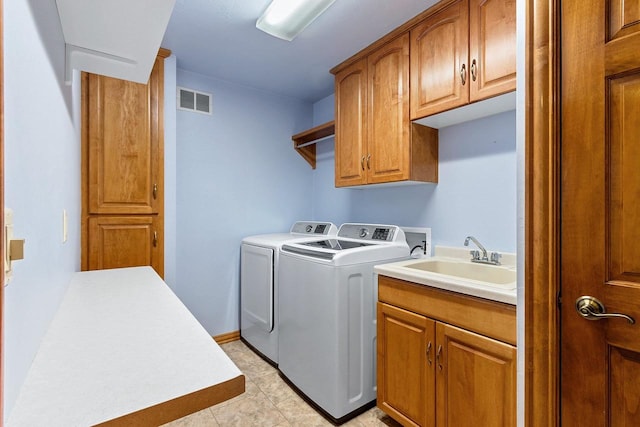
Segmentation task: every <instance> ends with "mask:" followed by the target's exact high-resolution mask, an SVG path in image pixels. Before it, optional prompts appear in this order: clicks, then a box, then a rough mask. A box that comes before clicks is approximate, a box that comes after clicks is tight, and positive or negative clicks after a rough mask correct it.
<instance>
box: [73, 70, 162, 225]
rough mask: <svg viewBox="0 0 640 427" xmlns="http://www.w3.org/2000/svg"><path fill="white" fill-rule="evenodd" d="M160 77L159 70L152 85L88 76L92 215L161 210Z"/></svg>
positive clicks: (90, 200) (86, 80)
mask: <svg viewBox="0 0 640 427" xmlns="http://www.w3.org/2000/svg"><path fill="white" fill-rule="evenodd" d="M160 73H161V70H160V67H159V66H156V67H154V69H153V71H152V73H151V77H150V78H149V83H148V84H146V85H143V84H139V83H133V82H129V81H125V80H119V79H114V78H110V77H104V76H100V75H97V74H88V73H87V74H86V78H85V83H86V84H85V88H84V89H85V95H86V97H87V107H88V114H87V115H86V121H87V123H86V126H87V132H88V136H87V142H88V144H89V149H88V156H89V157H88V171H89V177H88V178H89V192H88V200H89V205H88V206H89V213H91V214H122V213H127V214H131V213H140V214H151V213H157V212H158V209H159V204H160V203H159V200H158V197H159V196H160V194H159V193H160V187H161V185H162V183H161V182H159V179H160V168H161V165H162V163H161V160H162V158H161V157H162V156H161V152H162V147H160V132H159V131H160V121H159V111H158V109H159V108H160V105H159V102H158V96H159V95H160V92H161V90H160V87H159V85H160V84H161V82H160V80H159V78H158V77H159V74H160ZM162 83H163V82H162Z"/></svg>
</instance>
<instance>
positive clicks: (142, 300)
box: [7, 267, 245, 426]
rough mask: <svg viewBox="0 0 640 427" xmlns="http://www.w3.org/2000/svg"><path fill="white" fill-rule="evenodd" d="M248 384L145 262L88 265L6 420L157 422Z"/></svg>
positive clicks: (86, 423)
mask: <svg viewBox="0 0 640 427" xmlns="http://www.w3.org/2000/svg"><path fill="white" fill-rule="evenodd" d="M244 387H245V379H244V375H243V374H242V372H240V370H239V369H238V368H237V366H236V365H235V364H234V363H233V362H232V361H231V359H229V357H228V356H227V355H226V354H225V353H224V351H222V349H221V348H220V346H219V345H218V344H217V343H216V342H215V341H214V340H212V339H211V336H210V334H209V333H207V331H206V330H205V329H204V328H203V327H202V325H200V323H198V321H197V320H196V319H195V317H193V315H192V314H191V313H190V312H189V310H188V309H187V308H186V307H185V306H184V304H182V302H181V301H180V300H179V299H178V297H177V296H176V295H175V294H174V293H173V291H172V290H171V289H170V288H169V287H168V286H167V284H166V283H165V282H164V281H163V280H162V279H161V278H160V277H159V276H158V275H157V274H156V273H155V271H154V270H153V269H152V268H151V267H131V268H121V269H113V270H98V271H87V272H81V273H76V274H75V275H74V277H73V279H72V281H71V283H70V284H69V288H68V289H67V292H66V294H65V296H64V298H63V301H62V303H61V305H60V308H59V309H58V311H57V313H56V315H55V316H54V319H53V321H52V323H51V325H50V327H49V329H48V331H47V333H46V335H45V337H44V339H43V341H42V343H41V345H40V348H39V350H38V353H37V354H36V357H35V359H34V361H33V363H32V366H31V368H30V370H29V373H28V374H27V378H26V380H25V382H24V384H23V386H22V388H21V390H20V394H19V396H18V399H17V401H16V404H15V406H14V407H13V410H12V411H11V413H10V415H9V418H8V423H7V425H8V426H34V425H47V426H89V425H100V424H104V425H158V424H161V423H165V422H169V421H171V420H174V419H177V418H180V417H182V416H185V415H188V414H189V413H192V412H196V411H198V410H200V409H204V408H206V407H209V406H212V405H214V404H216V403H220V402H222V401H225V400H227V399H230V398H232V397H235V396H237V395H239V394H241V393H243V392H244Z"/></svg>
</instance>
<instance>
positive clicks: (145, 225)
mask: <svg viewBox="0 0 640 427" xmlns="http://www.w3.org/2000/svg"><path fill="white" fill-rule="evenodd" d="M156 221H157V217H155V216H151V215H149V216H125V217H109V216H93V217H91V218H89V242H90V243H89V270H102V269H108V268H120V267H138V266H145V265H150V266H152V267H153V268H154V269H155V270H156V271H158V272H162V270H161V267H162V266H161V264H160V263H159V260H160V258H159V257H160V254H161V251H160V248H159V245H160V242H161V240H162V237H163V236H162V235H161V233H159V227H158V224H156Z"/></svg>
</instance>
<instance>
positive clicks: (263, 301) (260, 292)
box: [240, 244, 274, 332]
mask: <svg viewBox="0 0 640 427" xmlns="http://www.w3.org/2000/svg"><path fill="white" fill-rule="evenodd" d="M240 255H241V261H240V265H241V266H240V307H241V311H242V313H241V319H240V321H241V325H240V328H241V329H242V330H243V331H245V330H246V331H251V330H256V329H257V330H260V331H263V332H271V331H272V330H273V323H274V322H273V310H274V308H273V297H274V295H273V294H274V289H273V249H270V248H263V247H260V246H252V245H246V244H243V245H242V249H241V254H240Z"/></svg>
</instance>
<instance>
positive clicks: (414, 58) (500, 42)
mask: <svg viewBox="0 0 640 427" xmlns="http://www.w3.org/2000/svg"><path fill="white" fill-rule="evenodd" d="M410 78H411V120H415V119H419V118H422V117H425V116H428V115H431V114H435V113H440V112H442V111H446V110H449V109H452V108H456V107H460V106H463V105H466V104H467V103H469V102H475V101H480V100H483V99H487V98H490V97H493V96H496V95H500V94H503V93H507V92H510V91H513V90H515V88H516V9H515V0H457V1H454V2H452V3H451V4H449V5H447V6H446V7H445V8H443V9H441V10H439V11H438V12H436V13H434V14H433V15H430V16H428V17H427V18H425V20H424V21H423V22H421V23H419V24H418V25H416V26H415V27H414V28H413V29H412V30H411V77H410Z"/></svg>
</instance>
